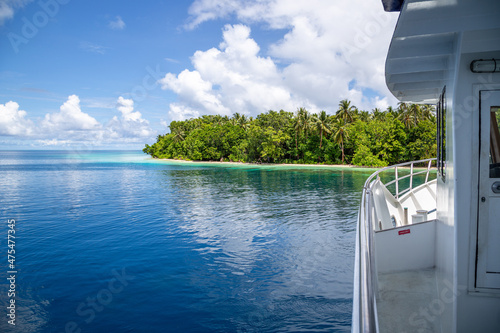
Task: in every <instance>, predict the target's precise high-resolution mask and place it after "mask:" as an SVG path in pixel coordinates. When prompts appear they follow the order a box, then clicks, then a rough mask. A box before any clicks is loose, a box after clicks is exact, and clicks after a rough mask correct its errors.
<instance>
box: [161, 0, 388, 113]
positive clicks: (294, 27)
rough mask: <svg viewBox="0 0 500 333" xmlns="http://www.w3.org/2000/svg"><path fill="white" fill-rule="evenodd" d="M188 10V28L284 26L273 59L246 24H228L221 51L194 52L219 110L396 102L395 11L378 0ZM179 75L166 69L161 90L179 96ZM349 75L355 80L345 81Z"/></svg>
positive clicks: (278, 1) (240, 2)
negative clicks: (392, 60) (392, 64)
mask: <svg viewBox="0 0 500 333" xmlns="http://www.w3.org/2000/svg"><path fill="white" fill-rule="evenodd" d="M189 14H190V15H191V16H190V18H189V21H188V24H187V25H186V28H188V29H194V28H196V27H198V26H199V25H200V24H202V23H203V22H206V21H209V20H214V19H219V18H227V17H229V16H231V15H232V16H234V17H236V18H237V19H238V20H240V21H241V22H243V23H245V24H247V25H252V24H262V23H263V24H264V25H266V26H267V28H268V29H285V33H284V35H283V37H282V38H281V39H280V40H277V41H274V42H273V43H272V44H271V45H269V46H268V49H269V56H271V57H272V58H271V57H269V56H267V57H265V56H262V55H261V54H260V47H259V45H258V44H257V43H256V42H255V40H253V39H252V38H250V28H249V27H248V26H244V25H235V26H233V27H228V26H226V28H225V29H224V32H223V42H222V43H221V44H220V45H219V48H218V49H217V48H213V49H210V50H207V51H197V52H196V53H195V54H194V55H193V57H192V63H193V66H194V69H195V70H194V73H196V72H197V73H198V74H199V78H197V81H202V82H204V87H205V89H204V90H203V94H205V95H212V96H214V97H216V99H217V100H218V101H219V102H220V104H219V105H218V107H219V108H222V109H229V110H230V112H231V113H232V112H247V113H252V114H256V113H260V112H263V111H266V109H269V108H273V109H277V108H284V109H287V108H288V109H289V110H290V111H293V110H295V109H296V108H297V107H300V106H304V107H306V108H308V109H310V110H311V111H317V110H321V109H325V110H327V111H328V110H329V111H330V112H334V111H336V109H337V106H338V102H339V101H340V100H342V99H344V98H350V99H351V101H352V102H353V104H354V105H356V106H358V107H360V108H363V109H367V110H370V109H372V108H374V107H375V105H377V104H378V105H382V104H387V105H389V104H396V102H397V101H396V99H395V98H394V97H393V96H392V95H391V94H390V92H389V90H388V89H387V87H386V85H385V78H384V66H385V65H384V64H385V57H386V54H387V49H388V46H389V42H390V38H391V35H392V31H393V29H394V25H395V23H396V20H397V14H390V13H385V12H384V11H383V9H382V5H381V3H380V2H377V1H366V0H332V1H322V0H296V1H288V0H261V1H244V0H224V1H213V0H197V1H195V2H194V3H193V4H192V6H191V7H190V9H189ZM190 73H193V72H190ZM181 74H182V73H181ZM181 74H179V77H176V76H175V74H171V73H170V74H168V78H167V77H166V79H164V80H167V81H169V82H170V84H167V85H164V88H165V89H171V90H172V91H174V92H176V93H177V94H182V92H183V91H180V92H178V90H175V89H173V85H174V84H180V83H179V82H177V81H181V78H180V77H181ZM194 75H195V74H192V76H194ZM175 79H176V80H177V81H176V80H175ZM352 81H355V82H356V85H355V86H353V87H350V85H349V83H350V82H352ZM191 82H192V81H190V80H188V81H186V82H183V85H184V86H190V84H191ZM193 87H194V83H193ZM180 97H181V98H180V101H179V103H177V104H176V108H177V109H179V108H181V107H182V106H184V107H187V108H194V109H199V110H200V112H202V113H207V112H208V113H211V112H214V110H213V108H212V109H211V108H209V107H208V105H207V104H202V105H201V109H200V103H194V99H195V98H194V97H195V96H192V97H193V98H191V99H190V98H189V97H190V96H189V95H187V94H184V95H182V96H181V95H180ZM381 101H384V103H382V104H381Z"/></svg>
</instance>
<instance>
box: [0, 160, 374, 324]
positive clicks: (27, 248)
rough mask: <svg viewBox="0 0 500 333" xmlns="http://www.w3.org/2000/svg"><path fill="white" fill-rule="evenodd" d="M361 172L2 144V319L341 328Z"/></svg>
mask: <svg viewBox="0 0 500 333" xmlns="http://www.w3.org/2000/svg"><path fill="white" fill-rule="evenodd" d="M371 172H372V171H367V170H359V169H329V168H300V167H286V168H277V167H263V166H240V165H238V166H227V165H224V166H220V165H196V164H189V165H186V164H179V163H176V164H169V163H165V162H159V161H155V160H150V159H148V158H147V156H146V155H144V154H142V153H140V152H115V151H113V152H112V151H94V152H92V151H89V152H59V151H9V152H7V151H3V152H0V175H1V177H0V216H1V219H2V225H1V226H0V251H1V252H2V253H3V254H2V257H3V258H6V254H7V250H8V247H7V232H8V226H7V220H8V219H15V220H16V240H15V241H16V244H15V246H16V258H15V259H16V269H17V271H18V272H17V275H16V297H15V300H16V326H15V327H14V326H12V325H9V324H8V322H7V319H6V318H7V316H6V311H7V310H6V306H7V304H8V303H7V302H8V301H9V300H10V299H11V298H9V297H8V288H9V284H8V283H7V282H6V281H7V280H6V278H7V271H8V267H7V262H6V261H5V262H4V263H2V265H1V266H0V270H1V271H0V281H1V283H0V286H1V290H0V293H1V294H0V303H1V304H0V306H1V309H2V310H1V311H0V314H1V317H0V331H1V332H291V331H293V332H306V331H307V332H332V331H349V329H350V321H351V307H352V277H353V261H354V243H355V241H354V236H355V228H356V216H357V210H358V205H359V200H360V195H361V188H362V185H363V183H364V181H365V179H366V178H367V177H368V176H369V175H370V174H371Z"/></svg>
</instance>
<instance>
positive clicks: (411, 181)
mask: <svg viewBox="0 0 500 333" xmlns="http://www.w3.org/2000/svg"><path fill="white" fill-rule="evenodd" d="M412 188H413V162H412V163H411V165H410V189H409V190H410V191H411V190H412Z"/></svg>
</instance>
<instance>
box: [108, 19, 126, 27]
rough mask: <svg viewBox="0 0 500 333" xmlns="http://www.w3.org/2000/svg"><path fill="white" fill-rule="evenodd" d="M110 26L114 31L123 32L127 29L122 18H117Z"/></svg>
mask: <svg viewBox="0 0 500 333" xmlns="http://www.w3.org/2000/svg"><path fill="white" fill-rule="evenodd" d="M108 26H109V27H110V28H111V29H113V30H123V29H125V22H123V20H122V18H121V17H120V16H117V17H116V18H115V20H114V21H110V22H109V25H108Z"/></svg>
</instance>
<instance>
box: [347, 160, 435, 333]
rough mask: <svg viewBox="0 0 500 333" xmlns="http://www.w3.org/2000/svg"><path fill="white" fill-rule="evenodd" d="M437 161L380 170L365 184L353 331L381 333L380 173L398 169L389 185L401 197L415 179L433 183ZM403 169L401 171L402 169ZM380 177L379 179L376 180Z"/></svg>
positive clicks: (403, 164)
mask: <svg viewBox="0 0 500 333" xmlns="http://www.w3.org/2000/svg"><path fill="white" fill-rule="evenodd" d="M434 160H436V159H435V158H432V159H427V160H420V161H413V162H408V163H402V164H397V165H393V166H389V167H386V168H383V169H380V170H378V171H376V172H375V173H373V174H372V175H371V176H370V177H369V178H368V179H367V180H366V182H365V185H364V187H363V194H362V198H361V205H360V209H359V214H358V227H357V233H356V259H355V268H354V275H355V276H354V299H353V322H352V332H356V333H357V332H377V331H378V319H377V311H376V308H377V304H376V290H377V278H376V269H375V253H374V247H373V232H374V228H373V221H372V216H373V213H372V210H373V195H372V185H373V182H374V180H375V179H380V174H381V173H383V172H386V171H388V170H390V169H394V180H392V181H389V182H387V183H386V184H385V185H386V186H389V185H391V184H395V191H394V192H395V193H393V194H394V196H395V197H396V198H399V197H400V196H401V195H403V194H405V193H407V192H409V191H411V190H412V189H413V186H414V177H415V176H416V175H420V174H424V173H425V182H424V183H427V182H429V176H430V173H431V165H432V161H434ZM422 163H423V164H427V167H426V168H425V169H424V170H420V168H418V169H417V171H415V168H414V166H415V164H422ZM408 166H409V167H410V173H409V174H406V175H403V176H400V173H399V170H400V168H403V167H404V168H405V169H407V167H408ZM398 169H399V170H398ZM375 177H376V178H375ZM408 177H409V178H410V184H409V187H408V188H406V189H404V190H402V191H400V190H399V189H400V181H401V180H403V179H406V178H408Z"/></svg>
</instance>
